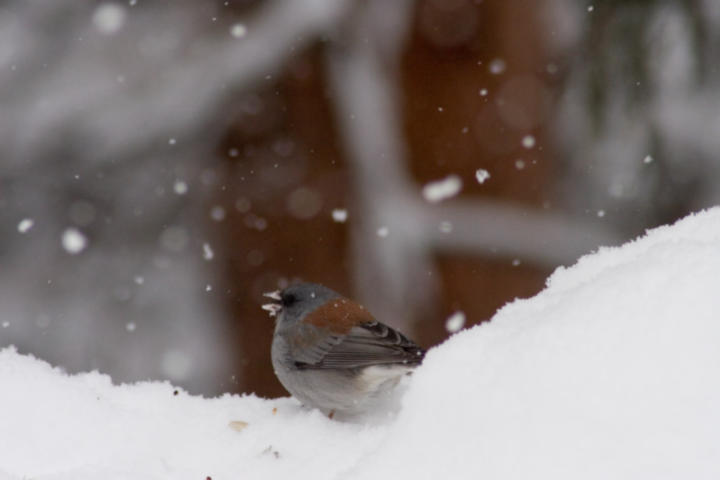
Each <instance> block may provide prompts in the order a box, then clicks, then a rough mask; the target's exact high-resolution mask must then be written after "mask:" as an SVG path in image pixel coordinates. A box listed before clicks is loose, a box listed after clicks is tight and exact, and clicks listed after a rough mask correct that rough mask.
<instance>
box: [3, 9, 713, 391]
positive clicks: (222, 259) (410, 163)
mask: <svg viewBox="0 0 720 480" xmlns="http://www.w3.org/2000/svg"><path fill="white" fill-rule="evenodd" d="M718 58H720V2H717V1H716V0H675V1H672V0H657V1H652V0H600V1H597V2H584V1H581V0H418V1H409V0H394V1H392V2H388V1H383V0H265V1H254V0H202V1H201V0H173V1H169V0H123V1H112V2H109V1H82V2H78V1H74V0H54V1H52V2H46V1H42V0H0V347H3V346H7V345H15V346H16V347H17V348H18V349H19V350H20V351H21V352H23V353H31V354H33V355H35V356H38V357H40V358H42V359H45V360H47V361H49V362H51V363H52V364H54V365H60V366H62V367H64V368H65V369H67V370H68V371H71V372H76V371H84V370H89V369H98V370H100V371H102V372H105V373H108V374H110V375H112V377H113V379H114V381H117V382H125V381H136V380H145V379H168V380H170V381H172V382H174V383H175V384H178V385H181V386H183V387H185V388H187V389H189V390H190V391H191V392H193V393H202V394H206V395H213V394H218V393H221V392H251V391H252V392H256V393H258V394H260V395H263V396H277V395H283V394H284V390H283V389H282V387H281V386H280V385H279V383H278V382H277V381H276V380H275V378H274V375H273V373H272V369H271V367H270V361H269V350H270V340H271V335H272V328H273V321H272V320H271V319H269V318H268V316H267V314H266V312H263V311H262V310H261V309H260V305H261V304H262V303H264V302H263V297H262V293H263V292H265V291H269V290H274V289H276V288H278V287H279V286H283V285H286V284H288V282H292V281H295V280H297V279H303V280H308V281H315V282H320V283H324V284H325V285H327V286H329V287H331V288H333V289H335V290H338V291H339V292H341V293H344V294H346V295H348V296H352V297H354V298H356V299H358V300H360V301H361V302H362V303H364V304H365V305H366V307H367V308H369V309H370V311H372V312H373V313H374V314H375V316H376V317H377V318H378V319H379V320H381V321H383V322H385V323H388V324H390V325H393V326H395V327H397V328H400V329H402V330H404V331H406V333H408V334H409V335H410V336H411V337H413V338H415V339H416V340H417V341H418V342H419V343H421V344H422V345H424V346H426V347H430V346H432V345H436V344H438V343H440V342H442V341H443V340H444V339H446V338H447V337H448V336H449V335H450V334H451V333H452V332H453V331H456V330H457V329H458V328H461V327H462V326H463V324H464V327H465V328H467V327H469V326H471V325H475V324H478V323H480V322H483V321H485V320H488V319H489V318H490V317H491V316H492V315H493V313H494V312H495V311H496V310H497V309H498V308H499V307H501V306H502V305H503V304H505V303H507V302H509V301H512V300H513V299H515V298H518V297H528V296H532V295H534V294H535V293H537V292H538V291H540V290H541V289H542V288H543V287H544V282H545V279H546V278H547V276H548V275H549V274H550V273H551V272H552V271H553V270H554V269H555V268H557V267H558V266H561V265H571V264H572V263H574V261H575V260H576V259H577V258H578V257H579V256H580V255H582V254H584V253H588V252H591V251H593V250H594V249H597V248H598V247H599V246H602V245H616V244H619V243H622V242H623V241H626V240H627V239H630V238H633V237H634V236H637V235H638V234H641V233H642V232H643V231H644V230H645V229H647V228H649V227H653V226H656V225H659V224H663V223H667V222H672V221H673V220H675V219H677V218H679V217H681V216H683V215H686V214H687V213H688V212H692V211H696V210H698V209H701V208H703V207H707V206H711V205H714V204H717V203H718V200H719V199H720V182H718V179H719V178H720V160H718V158H717V152H719V151H720V94H718V92H720V72H719V71H718V69H717V64H718V62H717V59H718ZM457 312H462V315H461V314H458V313H457ZM453 314H455V315H454V316H453ZM451 316H453V320H452V321H451V322H449V323H448V322H447V319H448V318H450V317H451ZM463 316H464V322H463Z"/></svg>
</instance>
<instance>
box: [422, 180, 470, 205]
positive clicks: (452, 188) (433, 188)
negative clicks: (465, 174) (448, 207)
mask: <svg viewBox="0 0 720 480" xmlns="http://www.w3.org/2000/svg"><path fill="white" fill-rule="evenodd" d="M461 188H462V180H460V177H458V176H457V175H449V176H447V177H446V178H443V179H442V180H438V181H436V182H430V183H428V184H427V185H425V186H424V187H423V190H422V194H423V197H425V200H427V201H428V202H430V203H437V202H440V201H442V200H446V199H448V198H451V197H454V196H455V195H457V194H458V193H460V189H461Z"/></svg>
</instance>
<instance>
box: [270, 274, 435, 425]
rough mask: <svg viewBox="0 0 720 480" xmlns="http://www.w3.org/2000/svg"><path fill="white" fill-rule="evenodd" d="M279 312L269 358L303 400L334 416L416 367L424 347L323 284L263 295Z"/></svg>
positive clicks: (368, 404) (358, 407) (370, 401)
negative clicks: (273, 301)
mask: <svg viewBox="0 0 720 480" xmlns="http://www.w3.org/2000/svg"><path fill="white" fill-rule="evenodd" d="M265 295H266V296H268V297H270V298H272V299H273V300H275V301H276V302H277V303H271V304H268V305H263V308H264V309H265V310H268V311H270V315H271V316H272V315H275V314H277V320H276V322H275V334H274V336H273V343H272V363H273V367H274V369H275V374H276V375H277V377H278V379H279V380H280V382H281V383H282V384H283V385H284V386H285V388H286V389H287V390H288V391H289V392H290V393H291V394H292V395H293V396H295V397H296V398H297V399H298V400H300V401H301V402H302V403H303V404H305V405H307V406H310V407H316V408H319V409H320V410H322V411H324V412H326V413H328V414H330V416H332V415H333V414H334V413H335V412H338V413H342V414H349V415H356V414H360V413H365V412H367V411H369V410H370V409H372V408H373V406H374V405H375V403H376V401H378V399H379V398H380V397H382V396H383V394H384V393H386V392H389V391H390V390H391V389H392V388H393V387H395V386H396V385H397V383H398V382H399V381H400V379H401V378H402V377H403V376H404V375H406V374H408V373H410V372H411V371H412V370H413V369H414V368H415V367H417V366H418V365H419V364H420V363H421V362H422V360H423V357H424V356H425V351H424V350H423V349H422V348H420V347H419V346H417V345H416V344H415V343H414V342H412V341H411V340H408V338H407V337H405V336H404V335H403V334H402V333H400V332H398V331H397V330H394V329H393V328H390V327H388V326H387V325H384V324H382V323H380V322H378V321H376V320H375V319H374V318H373V316H372V315H371V314H370V313H369V312H368V311H367V310H365V309H364V307H362V306H361V305H359V304H357V303H355V302H353V301H352V300H349V299H347V298H345V297H343V296H342V295H340V294H338V293H336V292H334V291H332V290H330V289H329V288H327V287H324V286H322V285H317V284H313V283H301V284H297V285H293V286H291V287H288V288H286V289H284V290H282V291H277V292H272V293H267V294H265Z"/></svg>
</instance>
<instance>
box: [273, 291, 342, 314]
mask: <svg viewBox="0 0 720 480" xmlns="http://www.w3.org/2000/svg"><path fill="white" fill-rule="evenodd" d="M278 297H279V298H278ZM339 297H341V295H340V294H339V293H337V292H335V291H333V290H330V289H329V288H327V287H324V286H322V285H318V284H317V283H298V284H296V285H292V286H290V287H287V288H286V289H284V290H282V291H281V292H279V295H278V296H277V297H273V298H276V299H277V301H278V306H279V314H278V319H277V321H278V324H280V323H283V324H290V323H295V322H297V321H299V320H301V319H303V318H305V315H306V314H308V313H310V312H312V311H313V310H315V309H316V308H318V307H320V306H322V305H324V304H325V303H327V302H328V300H331V299H333V298H339Z"/></svg>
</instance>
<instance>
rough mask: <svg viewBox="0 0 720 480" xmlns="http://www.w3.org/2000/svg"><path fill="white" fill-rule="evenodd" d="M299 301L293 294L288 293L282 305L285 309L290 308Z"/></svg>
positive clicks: (284, 296)
mask: <svg viewBox="0 0 720 480" xmlns="http://www.w3.org/2000/svg"><path fill="white" fill-rule="evenodd" d="M296 301H297V297H296V296H295V295H293V294H292V293H286V294H285V295H283V296H282V304H283V307H289V306H290V305H292V304H293V303H295V302H296Z"/></svg>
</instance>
